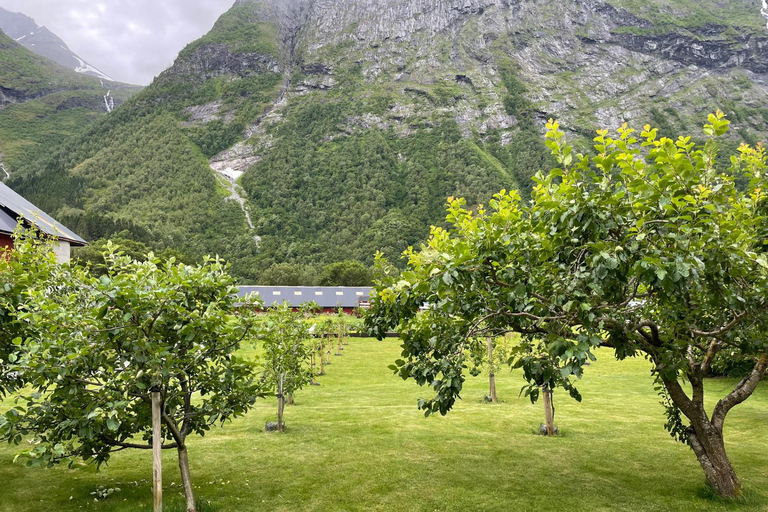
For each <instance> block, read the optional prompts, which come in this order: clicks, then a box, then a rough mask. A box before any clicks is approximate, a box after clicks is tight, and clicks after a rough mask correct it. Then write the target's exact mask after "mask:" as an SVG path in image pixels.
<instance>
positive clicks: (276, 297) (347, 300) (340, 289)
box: [238, 286, 371, 314]
mask: <svg viewBox="0 0 768 512" xmlns="http://www.w3.org/2000/svg"><path fill="white" fill-rule="evenodd" d="M250 293H256V294H257V295H258V296H259V297H260V298H261V300H263V301H264V305H265V306H267V307H269V306H274V305H277V304H282V303H283V302H286V301H287V302H288V303H289V304H290V305H291V307H293V308H294V309H296V308H298V307H299V306H301V304H303V303H305V302H311V301H314V302H316V303H317V304H319V305H320V307H321V308H322V310H323V312H325V313H332V312H335V311H337V310H338V309H339V308H342V309H343V310H344V312H345V313H348V314H354V313H355V312H356V311H358V309H365V308H367V307H368V305H369V300H370V297H371V288H370V287H369V286H360V287H355V286H240V291H239V292H238V295H239V296H240V297H244V296H246V295H248V294H250Z"/></svg>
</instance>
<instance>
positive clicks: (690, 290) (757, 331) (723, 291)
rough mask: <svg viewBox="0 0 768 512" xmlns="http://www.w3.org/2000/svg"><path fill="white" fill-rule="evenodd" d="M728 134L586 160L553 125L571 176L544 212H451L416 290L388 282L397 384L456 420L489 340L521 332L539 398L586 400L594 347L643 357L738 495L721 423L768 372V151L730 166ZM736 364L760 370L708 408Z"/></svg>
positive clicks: (544, 179) (508, 195)
mask: <svg viewBox="0 0 768 512" xmlns="http://www.w3.org/2000/svg"><path fill="white" fill-rule="evenodd" d="M727 128H728V121H727V120H726V119H724V116H723V114H722V113H720V112H718V113H717V114H713V115H710V116H709V118H708V123H707V124H706V125H705V127H704V133H705V135H706V143H705V144H703V145H696V144H695V143H694V142H692V140H691V138H690V137H680V138H678V139H677V140H671V139H667V138H659V137H657V130H655V129H651V127H649V126H646V127H645V128H644V130H643V131H642V133H641V134H640V137H639V138H638V137H637V136H636V135H635V132H633V130H631V129H629V128H627V127H626V125H625V126H623V127H621V128H619V130H618V132H617V134H616V135H615V136H609V134H608V131H607V130H602V131H599V132H598V136H597V137H596V138H595V139H594V142H595V153H594V154H592V155H581V154H575V153H574V152H573V149H572V147H571V146H569V145H568V144H566V143H565V139H564V133H563V132H562V131H560V130H559V126H558V124H557V123H556V122H551V121H550V122H549V124H548V125H547V130H548V133H547V139H548V140H547V145H548V146H549V147H550V148H551V150H552V153H553V155H554V157H555V158H556V159H557V162H558V163H559V166H560V167H559V168H557V169H554V170H552V171H551V172H550V173H549V174H548V175H546V176H542V175H541V174H539V175H538V176H537V183H538V184H537V186H536V187H535V189H534V191H533V194H532V201H531V203H530V204H521V202H520V198H519V196H518V194H517V193H516V192H504V191H503V192H501V193H499V194H497V195H496V196H494V198H493V200H492V201H490V203H489V208H485V207H483V206H478V207H477V209H476V210H474V209H472V210H471V209H469V208H467V206H466V204H465V202H464V201H463V200H461V199H450V200H449V206H448V215H447V221H448V224H449V225H450V228H449V229H441V228H433V229H432V233H431V237H430V239H429V241H428V242H427V244H426V245H424V246H423V247H422V248H421V249H420V250H418V251H414V250H409V251H408V252H407V256H408V268H407V269H406V271H405V272H403V273H402V275H396V274H395V273H393V272H391V271H389V272H382V273H381V278H380V280H379V281H378V283H377V285H376V289H375V293H374V296H373V298H372V299H373V300H372V310H371V313H370V315H369V316H368V317H367V323H368V326H369V328H370V329H372V331H373V332H374V333H375V334H376V335H377V336H378V337H382V336H384V334H385V333H386V332H387V331H388V330H390V329H397V330H398V331H399V332H400V333H401V335H402V339H403V341H404V345H403V359H400V360H398V361H396V363H395V365H394V369H395V370H396V371H397V372H398V373H399V374H400V375H401V376H402V377H403V378H413V379H415V380H416V381H417V382H418V383H419V384H422V385H425V384H427V385H430V386H431V387H432V388H433V389H434V391H435V393H436V396H435V397H434V398H431V399H428V400H421V401H420V403H419V406H420V407H421V408H422V409H424V410H425V411H426V413H427V414H429V413H432V412H437V411H439V412H441V413H442V414H445V413H446V412H447V411H448V410H449V409H450V408H451V407H452V406H453V404H454V402H455V400H456V399H457V398H458V397H459V393H460V392H461V389H462V383H463V382H464V379H465V376H464V372H465V368H466V367H467V364H466V359H467V357H468V355H467V354H468V351H469V349H470V346H471V345H472V344H475V343H483V342H484V338H483V337H484V336H486V335H487V334H489V333H490V334H492V335H500V334H501V333H504V332H516V333H520V334H522V335H523V343H522V345H521V349H520V353H518V354H517V356H516V362H515V364H516V365H518V366H519V367H522V368H523V370H524V373H525V377H526V378H527V379H528V380H529V391H530V393H531V395H532V396H533V398H535V397H536V396H537V395H538V392H539V386H542V385H544V384H546V385H547V387H548V388H549V389H553V388H554V387H555V386H556V385H561V386H565V387H566V388H567V389H568V390H569V391H570V392H571V394H572V395H574V396H577V397H578V392H577V391H576V390H575V389H574V388H573V379H574V378H578V377H581V375H582V369H583V367H584V366H585V364H586V363H587V362H588V361H590V360H592V359H594V357H595V356H594V350H595V349H596V348H597V347H600V346H605V347H610V348H611V349H612V350H613V351H614V352H615V355H616V357H618V358H619V359H624V358H627V357H630V356H635V355H644V356H645V357H647V358H648V359H649V360H650V361H651V362H652V364H653V374H654V375H655V378H656V381H657V383H658V386H659V389H660V390H661V392H662V394H663V396H664V398H665V399H666V403H667V414H668V422H667V425H666V428H667V429H668V430H669V431H670V433H671V434H672V435H673V436H674V437H675V438H677V439H679V440H680V441H683V442H685V443H687V444H688V445H689V446H690V447H691V448H692V450H693V452H694V454H695V456H696V458H697V459H698V461H699V463H700V465H701V467H702V469H703V470H704V474H705V475H706V478H707V481H708V482H709V484H710V485H711V487H712V488H713V489H714V490H715V491H716V492H717V494H719V495H720V496H724V497H737V496H739V495H741V494H742V491H741V484H740V483H739V480H738V478H737V477H736V474H735V472H734V470H733V468H732V466H731V463H730V460H729V459H728V455H727V454H726V449H725V445H724V440H723V425H724V423H725V419H726V415H727V414H728V412H729V411H730V410H731V409H733V407H735V406H736V405H738V404H740V403H742V402H743V401H744V400H746V399H747V398H749V396H750V395H751V394H752V393H753V392H754V391H755V388H756V387H757V385H758V383H759V382H760V380H761V378H762V377H763V376H764V375H765V373H766V367H768V260H767V259H766V254H765V253H764V252H763V251H764V244H763V242H764V237H763V235H764V233H765V232H766V217H765V216H764V211H763V210H764V208H765V204H766V195H767V194H768V186H766V185H768V183H766V170H767V167H766V155H765V151H764V148H763V147H761V146H759V145H758V146H757V147H756V148H750V147H748V146H746V145H743V146H741V148H739V151H738V153H737V154H735V155H732V156H731V157H730V161H729V164H730V167H729V168H728V166H727V165H726V166H724V167H719V166H718V164H717V157H718V137H719V136H722V135H724V134H725V133H726V131H727ZM726 162H728V160H727V159H726ZM724 169H728V170H727V172H725V171H724ZM737 180H738V181H739V183H740V184H743V188H741V187H742V185H740V186H739V187H737V186H736V182H737ZM473 210H474V211H473ZM761 234H762V235H761ZM380 266H382V265H381V264H380ZM385 268H386V267H385ZM420 310H422V312H421V313H420V312H419V311H420ZM724 349H727V350H728V351H736V352H739V353H743V354H748V355H752V356H754V357H755V364H754V365H753V366H752V367H751V368H750V369H749V371H747V372H746V373H745V374H744V375H743V376H742V377H743V378H742V379H741V380H740V381H739V382H738V383H737V384H736V385H735V387H734V388H733V389H732V391H730V392H729V393H727V394H726V395H725V396H721V397H716V398H715V399H709V400H705V388H704V376H705V375H706V373H707V369H708V367H709V366H710V365H711V364H712V361H713V359H715V358H716V357H717V354H718V353H719V352H720V351H721V350H724ZM712 404H714V407H712Z"/></svg>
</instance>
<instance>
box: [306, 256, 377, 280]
mask: <svg viewBox="0 0 768 512" xmlns="http://www.w3.org/2000/svg"><path fill="white" fill-rule="evenodd" d="M372 279H373V276H372V275H371V269H369V268H368V267H366V266H365V265H363V264H362V263H360V262H359V261H351V260H347V261H340V262H338V263H331V264H330V265H326V266H325V268H324V269H323V272H322V274H321V275H320V279H319V280H318V284H319V285H320V286H368V285H370V284H371V280H372Z"/></svg>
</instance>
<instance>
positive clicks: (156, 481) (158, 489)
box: [152, 391, 163, 512]
mask: <svg viewBox="0 0 768 512" xmlns="http://www.w3.org/2000/svg"><path fill="white" fill-rule="evenodd" d="M161 405H162V398H161V396H160V392H159V391H152V492H153V494H154V509H153V510H154V512H163V455H162V454H163V437H162V436H163V433H162V428H161V420H162V413H161V412H160V408H161Z"/></svg>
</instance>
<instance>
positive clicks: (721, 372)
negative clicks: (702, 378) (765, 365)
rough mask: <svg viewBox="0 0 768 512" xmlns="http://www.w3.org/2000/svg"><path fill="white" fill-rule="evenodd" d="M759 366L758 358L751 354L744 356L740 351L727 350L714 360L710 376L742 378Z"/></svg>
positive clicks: (710, 368)
mask: <svg viewBox="0 0 768 512" xmlns="http://www.w3.org/2000/svg"><path fill="white" fill-rule="evenodd" d="M755 364H757V358H756V357H755V356H754V355H751V354H743V353H741V351H739V350H735V349H725V350H722V351H720V352H719V353H718V354H717V355H716V356H715V358H714V359H713V360H712V365H711V366H710V367H709V372H708V375H709V376H710V377H733V378H741V377H743V376H744V375H747V374H748V373H749V372H750V371H752V368H754V367H755Z"/></svg>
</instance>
